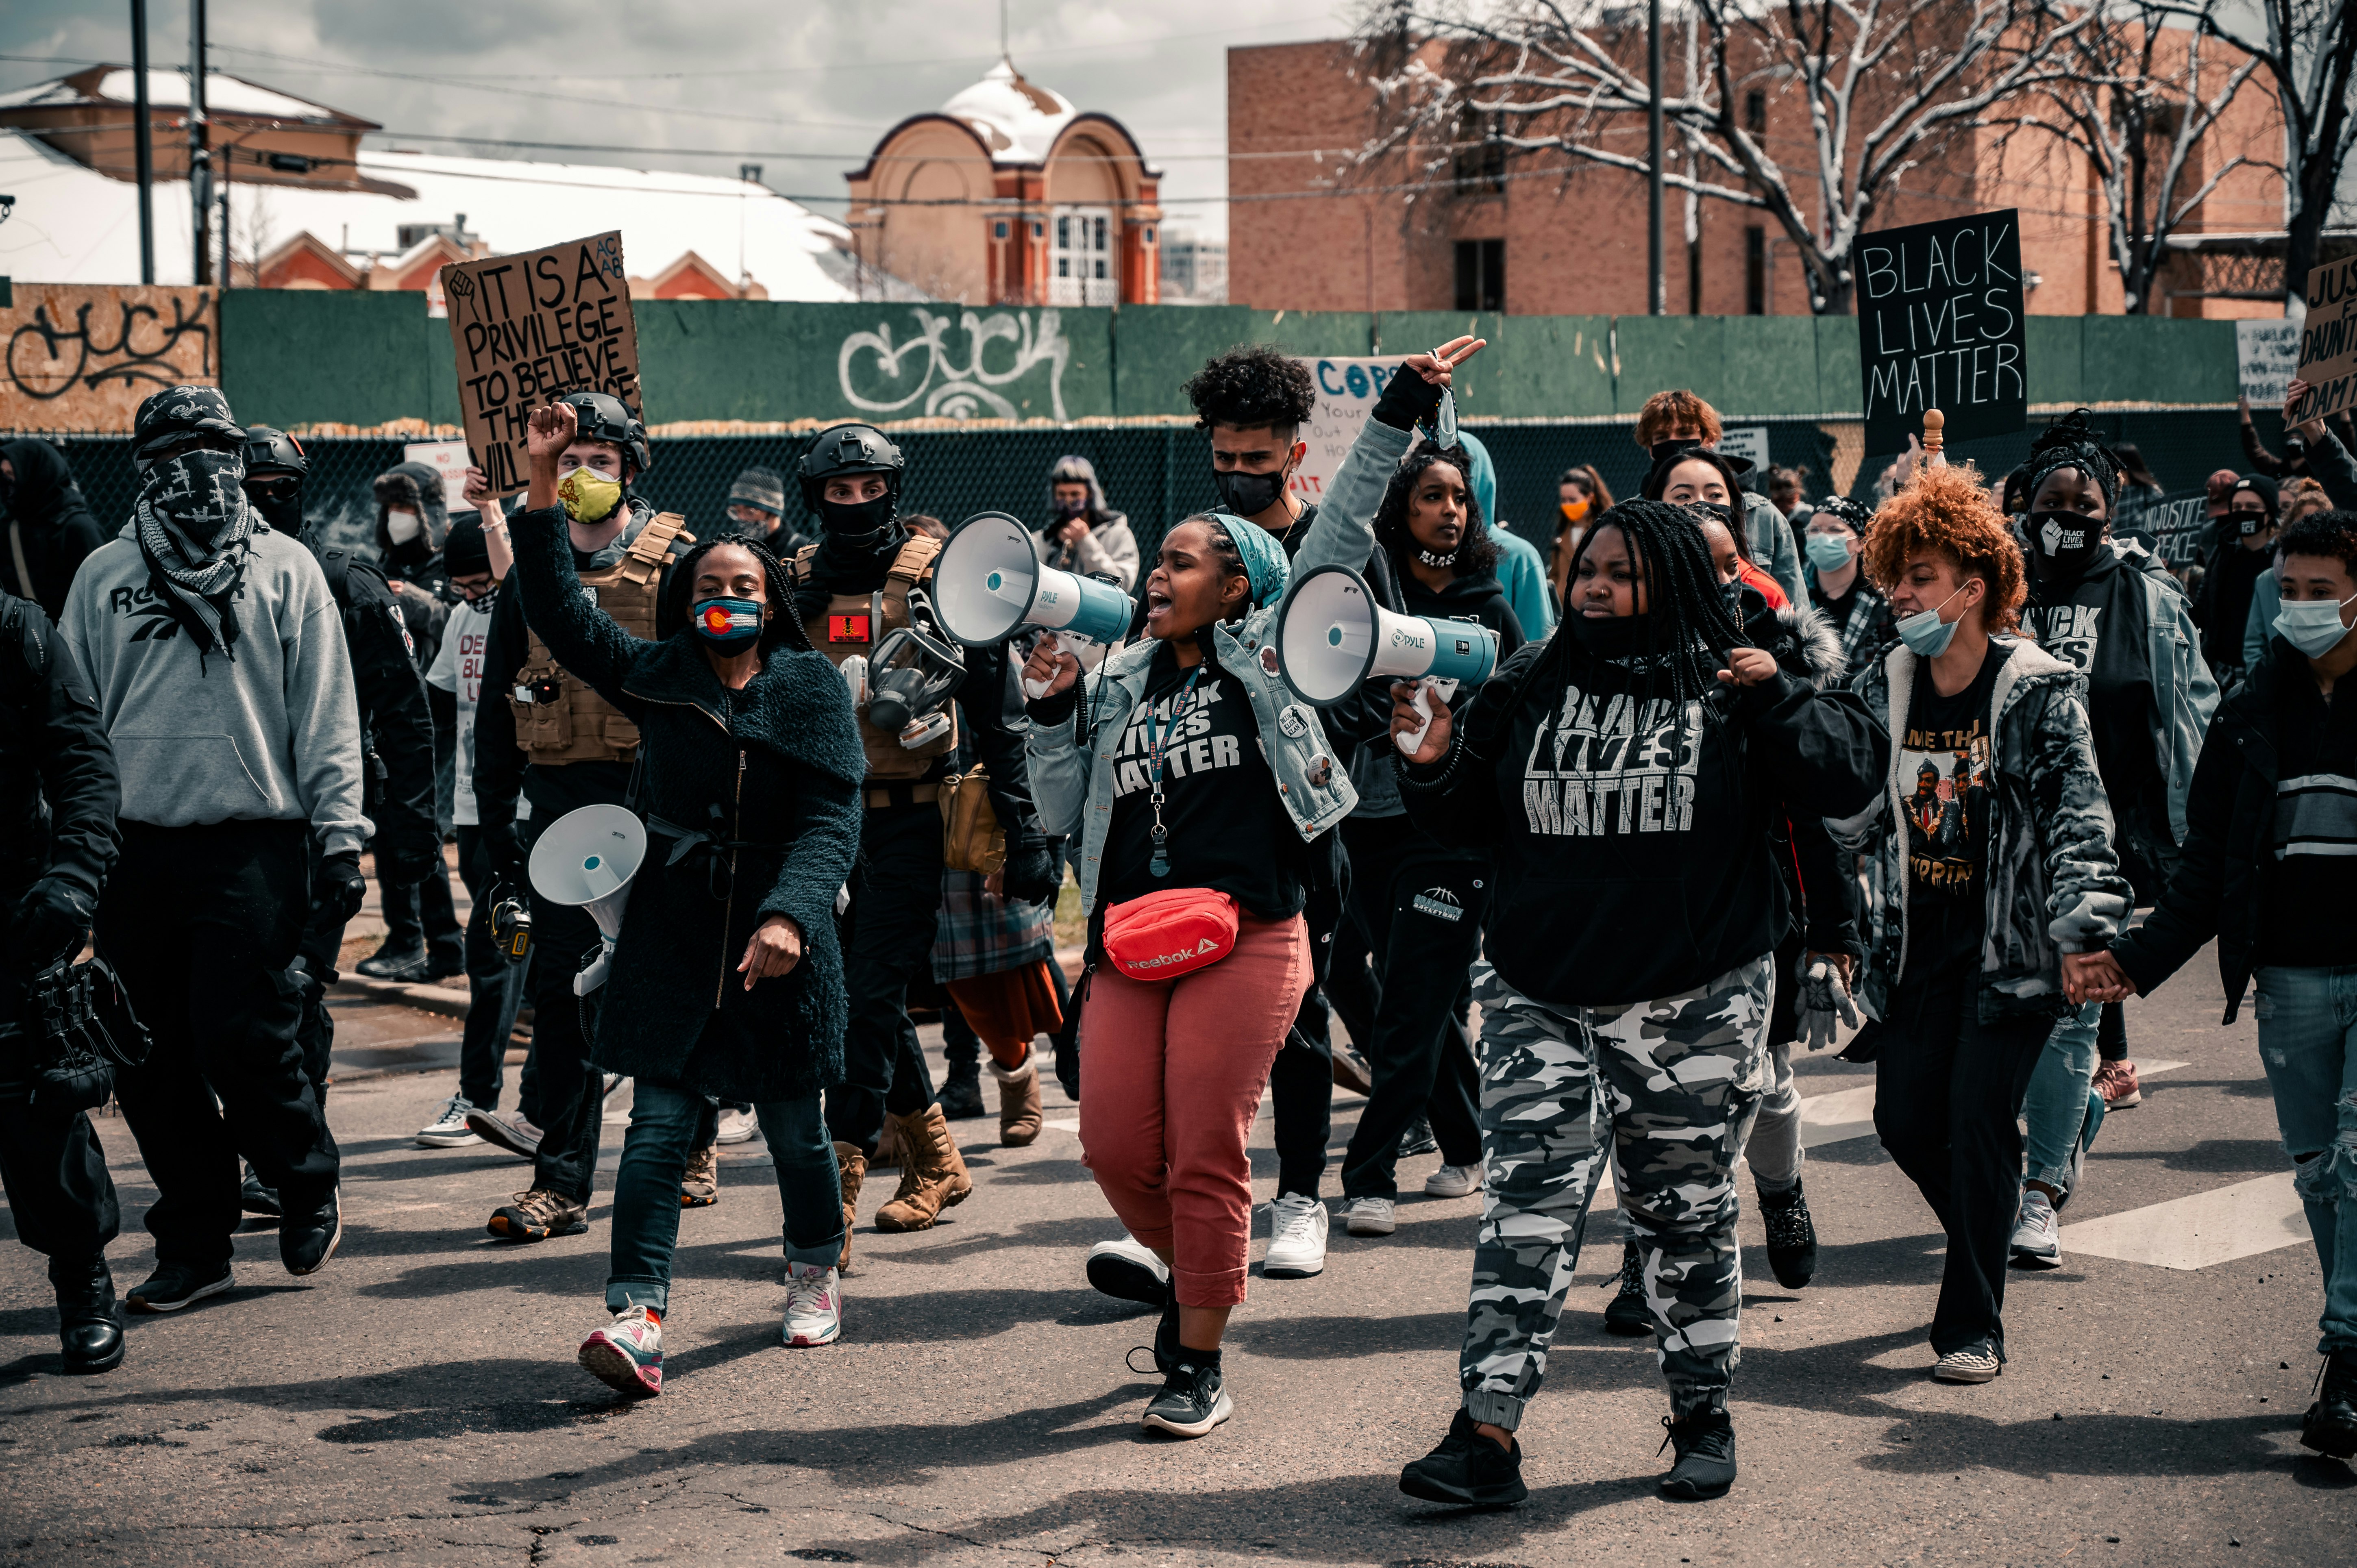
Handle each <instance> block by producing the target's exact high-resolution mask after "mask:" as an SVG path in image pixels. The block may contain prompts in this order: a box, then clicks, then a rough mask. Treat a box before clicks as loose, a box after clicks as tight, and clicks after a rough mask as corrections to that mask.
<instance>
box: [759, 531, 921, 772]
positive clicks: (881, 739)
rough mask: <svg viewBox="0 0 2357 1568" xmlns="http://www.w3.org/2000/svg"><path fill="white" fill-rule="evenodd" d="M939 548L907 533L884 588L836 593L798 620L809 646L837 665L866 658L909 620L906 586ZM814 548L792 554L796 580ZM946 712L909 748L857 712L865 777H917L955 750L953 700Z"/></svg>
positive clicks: (803, 574) (872, 676)
mask: <svg viewBox="0 0 2357 1568" xmlns="http://www.w3.org/2000/svg"><path fill="white" fill-rule="evenodd" d="M941 551H942V542H941V541H940V540H938V539H934V538H931V537H930V536H928V535H925V534H921V533H920V534H916V535H913V536H911V537H910V539H909V542H907V543H905V544H903V545H901V546H900V553H899V554H898V555H895V556H893V557H892V566H891V569H890V570H889V571H888V572H887V573H886V574H885V576H884V586H883V587H881V588H880V589H878V590H877V591H876V592H875V593H873V594H836V595H834V596H832V597H830V598H829V599H828V600H827V602H826V613H824V614H823V615H816V616H813V617H812V618H810V619H809V620H807V621H804V622H803V623H802V633H803V635H804V636H806V637H808V638H809V639H810V645H811V646H812V647H813V648H815V649H816V650H819V651H820V652H821V653H823V654H825V655H826V656H827V659H828V660H830V661H831V662H833V663H834V666H835V667H836V668H837V669H841V668H842V666H843V661H844V660H846V659H849V658H851V657H852V656H854V655H855V654H856V655H857V656H858V657H860V658H862V659H866V658H870V657H871V656H872V655H873V654H874V653H875V651H876V645H877V643H880V642H882V641H883V640H884V639H886V638H887V637H889V636H890V635H891V634H892V633H893V632H896V631H898V630H899V629H900V628H902V627H904V626H907V625H908V624H909V589H911V588H913V587H915V586H916V585H918V584H919V583H921V582H923V581H924V580H925V576H926V575H927V574H928V573H930V572H931V570H932V569H933V557H934V556H936V555H938V554H940V553H941ZM817 553H818V546H817V545H815V544H811V545H805V546H803V547H802V549H801V550H798V551H796V552H795V553H794V578H795V580H796V581H797V582H799V581H801V580H802V579H803V578H805V577H807V576H809V575H810V570H811V557H813V555H816V554H817ZM879 622H880V623H881V624H880V625H879V624H878V623H879ZM875 677H876V671H873V670H870V671H868V679H869V681H870V682H873V681H874V680H875ZM949 714H950V727H949V729H948V730H947V731H946V732H944V733H943V734H942V735H940V736H935V737H934V738H933V739H932V740H931V741H928V742H927V743H926V744H924V745H923V746H918V747H917V748H916V749H915V750H913V751H912V750H910V749H909V747H907V746H902V745H901V744H900V737H899V736H897V735H894V734H893V733H891V732H890V731H888V730H881V729H878V728H877V727H876V726H875V725H871V724H869V723H868V722H867V715H866V714H864V713H863V714H860V715H859V744H860V746H861V747H862V748H863V749H864V750H866V753H867V777H868V778H870V779H922V778H923V777H924V776H925V775H926V774H928V773H931V771H932V770H933V764H934V763H935V762H936V761H937V760H939V759H940V758H941V757H946V756H947V755H948V754H949V753H951V752H952V751H954V750H956V749H957V743H958V732H957V704H956V703H951V704H950V709H949Z"/></svg>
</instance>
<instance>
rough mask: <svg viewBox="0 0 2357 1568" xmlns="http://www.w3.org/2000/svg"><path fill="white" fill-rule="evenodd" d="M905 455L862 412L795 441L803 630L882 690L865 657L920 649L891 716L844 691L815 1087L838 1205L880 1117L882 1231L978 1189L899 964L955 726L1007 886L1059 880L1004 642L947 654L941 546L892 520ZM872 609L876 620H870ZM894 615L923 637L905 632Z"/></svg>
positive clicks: (937, 863) (913, 949) (920, 928)
mask: <svg viewBox="0 0 2357 1568" xmlns="http://www.w3.org/2000/svg"><path fill="white" fill-rule="evenodd" d="M905 467H906V465H905V461H904V459H903V458H902V457H901V456H900V449H899V447H898V446H894V445H893V444H892V443H891V441H890V440H888V438H887V437H886V436H885V435H883V433H882V432H880V431H878V430H877V429H876V428H874V427H873V426H872V425H866V424H839V425H836V426H834V428H833V429H831V430H827V431H824V432H823V433H821V434H820V435H819V436H818V438H817V439H816V440H815V441H813V443H812V445H811V447H810V450H808V451H807V452H805V453H804V454H803V455H802V467H801V478H802V499H803V500H804V502H805V503H806V504H807V505H808V506H809V507H810V509H811V510H812V511H813V513H814V514H816V516H817V517H818V519H819V522H820V525H821V533H822V537H823V542H822V543H820V544H817V545H814V546H813V547H811V548H809V549H806V550H804V551H803V552H802V553H801V554H800V555H799V556H797V557H796V558H795V560H794V589H793V610H794V615H795V618H797V619H799V620H800V621H801V622H802V628H803V634H804V640H805V642H806V643H807V644H808V645H809V646H811V647H813V648H815V649H817V650H819V651H820V652H822V653H823V654H825V655H826V656H827V658H828V660H830V661H832V662H833V663H834V664H835V665H836V666H837V667H838V668H840V667H842V666H843V665H844V664H845V661H846V660H851V659H854V658H856V659H858V660H860V664H861V667H864V668H865V669H866V674H865V676H864V677H862V678H861V683H862V685H863V686H864V688H865V690H866V691H867V692H871V693H874V692H878V691H880V690H881V689H882V688H881V687H880V686H879V682H881V681H882V680H883V679H884V678H885V676H886V673H887V672H886V671H884V670H881V669H879V668H877V667H875V666H874V665H873V664H872V663H870V660H872V659H873V658H874V657H875V656H877V655H878V654H880V653H885V652H888V651H889V650H888V644H890V645H891V646H892V647H897V648H902V649H909V650H911V657H912V658H913V659H915V660H916V662H915V663H903V664H900V669H899V673H896V674H894V675H893V676H892V679H893V680H894V681H895V682H905V683H906V684H907V685H908V686H909V687H910V688H914V689H917V694H916V695H915V696H914V698H913V700H903V699H902V698H901V697H899V696H896V697H895V698H894V703H895V704H897V705H898V708H899V714H896V715H895V717H894V722H893V724H892V725H891V727H890V728H886V727H883V726H882V725H879V724H878V723H877V715H878V714H882V713H883V712H885V711H886V709H887V708H888V707H889V706H892V705H893V704H884V705H876V704H873V703H869V702H866V701H862V700H861V699H860V698H858V697H856V696H855V698H854V703H853V705H854V707H855V709H856V710H857V711H858V713H859V741H860V745H861V746H863V747H864V748H865V750H866V757H867V781H866V790H865V793H864V796H863V799H864V800H866V816H865V818H864V820H863V822H862V826H861V829H860V875H858V877H856V879H855V880H854V881H853V883H852V886H851V904H850V908H849V912H848V913H847V915H846V916H845V927H844V981H845V984H846V985H847V986H848V987H849V991H850V997H851V1004H850V1005H851V1024H850V1033H849V1034H848V1036H846V1037H845V1042H844V1080H843V1082H841V1083H839V1084H837V1085H835V1086H834V1087H833V1088H832V1089H830V1090H828V1091H827V1097H826V1120H827V1125H828V1126H829V1127H830V1128H831V1129H832V1130H833V1133H834V1143H835V1153H836V1156H837V1158H838V1159H839V1160H840V1161H841V1163H842V1166H843V1176H842V1181H843V1188H844V1193H845V1199H846V1202H847V1203H849V1204H852V1205H856V1202H857V1197H858V1193H859V1189H860V1187H861V1184H862V1181H863V1179H864V1176H865V1175H866V1163H867V1161H869V1160H870V1159H872V1158H874V1157H875V1156H876V1155H877V1147H878V1144H879V1141H880V1140H881V1138H882V1136H883V1133H884V1129H885V1127H886V1125H887V1122H889V1124H890V1126H891V1128H892V1130H893V1133H894V1134H895V1141H896V1142H897V1144H898V1145H899V1155H900V1161H901V1166H900V1182H899V1188H898V1189H897V1190H896V1191H895V1192H894V1193H893V1195H892V1197H891V1198H890V1199H889V1200H888V1201H887V1202H886V1203H885V1204H884V1205H883V1207H882V1208H878V1209H877V1213H876V1223H877V1227H878V1228H879V1229H881V1230H925V1229H927V1228H928V1227H930V1226H931V1224H932V1223H933V1222H934V1220H935V1219H938V1218H939V1217H940V1215H941V1212H942V1209H944V1208H949V1207H950V1206H952V1205H953V1204H957V1203H962V1202H963V1201H964V1200H965V1197H966V1195H967V1194H968V1193H970V1192H972V1191H973V1190H974V1178H973V1177H972V1176H969V1175H967V1173H966V1168H965V1161H964V1159H963V1156H961V1155H959V1153H958V1147H957V1142H956V1140H955V1139H953V1138H952V1137H951V1136H950V1131H949V1122H947V1120H946V1119H944V1118H943V1116H942V1111H941V1106H940V1105H939V1103H938V1102H937V1101H935V1099H934V1096H933V1084H932V1075H931V1069H929V1068H928V1066H927V1065H926V1062H925V1058H924V1053H923V1052H922V1051H921V1050H920V1049H919V1047H918V1045H917V1029H916V1026H915V1025H914V1024H911V1023H910V1022H909V1014H908V1005H907V998H908V990H909V977H910V976H911V975H912V974H913V973H914V972H915V971H916V966H917V965H918V964H919V963H920V962H922V961H925V959H926V957H927V955H928V954H930V953H931V950H932V946H933V932H934V929H935V925H936V922H937V921H938V919H939V917H940V912H941V902H942V812H941V791H942V780H943V779H946V778H947V777H948V775H949V767H950V758H951V757H952V754H953V753H954V752H955V751H956V750H957V747H958V745H959V743H960V740H961V737H963V738H964V739H965V740H966V742H967V743H968V744H969V745H970V746H972V748H973V751H974V755H975V756H976V757H979V758H980V760H981V762H982V764H983V766H984V768H985V769H986V772H987V778H988V786H987V792H988V795H989V799H990V804H991V809H992V810H993V811H995V812H996V814H997V817H998V822H999V825H1000V826H1001V827H1002V828H1004V829H1005V830H1006V872H1005V881H1004V884H1003V886H1004V889H1005V893H1006V897H1008V898H1009V899H1012V900H1016V901H1019V902H1022V903H1027V904H1038V903H1041V902H1045V901H1047V900H1049V899H1052V898H1053V897H1055V893H1056V886H1057V883H1058V880H1059V878H1058V876H1057V857H1056V854H1055V849H1054V844H1053V841H1052V840H1050V839H1049V837H1048V836H1047V835H1045V834H1044V833H1042V832H1040V831H1039V816H1038V813H1037V812H1036V811H1033V809H1032V805H1031V788H1030V782H1029V776H1028V771H1027V768H1026V764H1025V758H1024V751H1023V739H1022V736H1020V735H1018V734H1017V732H1016V731H1015V730H1014V729H1012V728H1010V727H1009V726H1008V725H1007V723H1006V717H1005V715H1004V713H1003V710H1002V709H1001V706H1000V702H1001V698H1000V693H1002V692H1004V691H1005V689H1006V680H1007V676H1006V650H1004V649H1003V648H968V649H965V650H963V653H962V655H961V656H958V657H957V659H956V661H955V662H952V661H950V656H951V650H952V645H951V644H950V643H949V642H948V641H947V639H946V638H945V637H944V635H943V634H942V631H941V629H940V628H939V627H938V625H936V624H934V623H933V621H932V619H931V607H930V595H931V584H932V570H933V563H934V559H935V557H936V556H937V555H938V554H939V553H940V552H941V544H940V542H939V541H938V540H936V539H934V538H932V537H931V536H930V535H924V534H918V533H914V532H911V531H910V530H909V528H908V527H907V526H906V525H905V524H904V523H903V522H902V521H900V520H899V505H900V486H901V478H902V473H903V470H904V468H905ZM879 610H880V612H881V617H882V621H883V624H882V625H881V626H878V625H875V624H873V622H874V620H875V619H876V618H877V613H878V611H879ZM904 628H913V629H914V631H915V632H920V633H922V634H923V636H924V639H925V640H924V641H922V642H917V641H914V640H913V639H912V638H904V637H902V636H901V635H900V634H901V632H902V631H903V630H904ZM894 658H895V661H896V663H899V655H897V654H896V655H895V656H894ZM900 715H906V716H900Z"/></svg>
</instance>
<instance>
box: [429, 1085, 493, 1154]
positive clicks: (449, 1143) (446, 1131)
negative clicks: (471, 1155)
mask: <svg viewBox="0 0 2357 1568" xmlns="http://www.w3.org/2000/svg"><path fill="white" fill-rule="evenodd" d="M474 1108H475V1107H474V1105H473V1104H472V1103H471V1102H470V1101H468V1099H467V1097H466V1096H465V1095H463V1094H454V1095H452V1096H451V1097H450V1098H449V1099H447V1100H446V1101H443V1102H442V1111H441V1114H439V1115H437V1116H436V1117H435V1118H434V1120H433V1121H431V1122H427V1123H426V1124H425V1126H423V1127H420V1128H419V1129H418V1130H417V1141H418V1142H419V1143H421V1144H425V1146H426V1147H427V1148H429V1149H463V1148H465V1147H466V1146H467V1145H468V1144H479V1143H481V1142H482V1141H483V1140H482V1137H481V1135H480V1134H479V1133H476V1132H475V1130H474V1129H473V1128H471V1127H469V1126H468V1125H467V1112H469V1111H472V1110H473V1109H474Z"/></svg>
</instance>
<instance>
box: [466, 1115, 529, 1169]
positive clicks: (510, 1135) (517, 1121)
mask: <svg viewBox="0 0 2357 1568" xmlns="http://www.w3.org/2000/svg"><path fill="white" fill-rule="evenodd" d="M466 1117H467V1130H468V1132H470V1133H474V1134H475V1135H476V1136H477V1137H479V1138H480V1139H482V1141H483V1142H484V1143H486V1144H498V1145H499V1146H500V1148H502V1149H505V1150H506V1151H507V1152H508V1153H510V1154H511V1155H522V1156H523V1157H524V1158H525V1159H527V1160H534V1159H538V1158H539V1157H540V1140H541V1138H542V1136H543V1133H541V1130H540V1129H539V1128H537V1127H535V1126H533V1124H532V1123H531V1122H527V1121H525V1120H524V1115H523V1112H521V1111H519V1112H516V1113H515V1114H514V1115H512V1116H502V1115H500V1113H499V1112H496V1111H486V1110H484V1109H483V1108H482V1107H481V1106H479V1105H470V1106H468V1108H467V1111H466Z"/></svg>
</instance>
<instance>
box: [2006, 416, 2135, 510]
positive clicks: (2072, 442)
mask: <svg viewBox="0 0 2357 1568" xmlns="http://www.w3.org/2000/svg"><path fill="white" fill-rule="evenodd" d="M2064 468H2076V469H2078V470H2079V471H2080V472H2081V473H2083V474H2084V475H2086V476H2087V478H2091V479H2093V480H2094V481H2095V483H2096V485H2097V486H2098V487H2099V488H2101V489H2102V490H2103V492H2104V515H2105V516H2107V517H2108V516H2109V515H2110V514H2111V512H2112V510H2113V508H2114V506H2115V505H2116V504H2117V502H2118V500H2119V494H2120V460H2119V459H2118V458H2117V457H2115V456H2112V449H2111V448H2110V447H2108V446H2104V442H2103V438H2102V437H2100V436H2098V435H2096V434H2095V430H2094V425H2093V415H2091V414H2090V413H2088V412H2087V411H2086V410H2085V409H2083V408H2076V409H2072V411H2071V412H2070V413H2066V414H2064V415H2063V416H2062V417H2061V418H2060V419H2058V420H2056V421H2055V422H2054V423H2053V424H2050V425H2048V426H2047V427H2046V429H2045V431H2044V432H2043V433H2042V434H2040V436H2039V437H2038V439H2037V440H2035V441H2033V442H2031V443H2030V444H2029V461H2028V462H2027V463H2024V464H2023V465H2022V466H2021V475H2022V482H2021V500H2022V510H2025V511H2026V510H2029V509H2030V508H2031V507H2034V506H2036V505H2037V504H2038V491H2039V488H2040V486H2042V485H2043V484H2045V483H2046V479H2047V476H2048V475H2050V474H2053V473H2057V472H2059V471H2061V469H2064Z"/></svg>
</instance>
